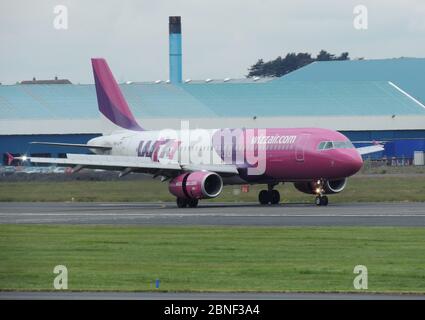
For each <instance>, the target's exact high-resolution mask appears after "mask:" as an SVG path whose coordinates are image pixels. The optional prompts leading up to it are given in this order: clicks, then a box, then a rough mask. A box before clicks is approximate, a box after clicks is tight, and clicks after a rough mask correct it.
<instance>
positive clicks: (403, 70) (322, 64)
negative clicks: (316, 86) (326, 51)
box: [275, 58, 425, 104]
mask: <svg viewBox="0 0 425 320" xmlns="http://www.w3.org/2000/svg"><path fill="white" fill-rule="evenodd" d="M275 81H391V82H393V83H394V84H396V85H397V86H399V87H400V88H402V89H403V90H404V91H407V92H408V93H409V94H410V95H411V96H413V97H414V98H416V99H418V100H419V101H421V102H422V103H423V104H425V59H424V58H397V59H380V60H347V61H318V62H314V63H311V64H309V65H307V66H306V67H304V68H301V69H298V70H296V71H294V72H291V73H289V74H287V75H285V76H283V77H281V78H279V79H276V80H275Z"/></svg>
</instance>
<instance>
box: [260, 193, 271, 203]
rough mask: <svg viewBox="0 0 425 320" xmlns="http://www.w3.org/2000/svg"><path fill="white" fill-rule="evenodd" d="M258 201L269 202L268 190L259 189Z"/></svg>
mask: <svg viewBox="0 0 425 320" xmlns="http://www.w3.org/2000/svg"><path fill="white" fill-rule="evenodd" d="M258 201H259V202H260V204H262V205H266V204H268V203H269V202H270V195H269V192H268V191H267V190H261V191H260V193H259V194H258Z"/></svg>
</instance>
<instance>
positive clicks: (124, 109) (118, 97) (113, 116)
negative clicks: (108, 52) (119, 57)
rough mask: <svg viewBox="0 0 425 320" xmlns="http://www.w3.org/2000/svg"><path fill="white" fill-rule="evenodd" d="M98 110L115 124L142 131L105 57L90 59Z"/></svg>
mask: <svg viewBox="0 0 425 320" xmlns="http://www.w3.org/2000/svg"><path fill="white" fill-rule="evenodd" d="M91 62H92V66H93V75H94V83H95V86H96V94H97V104H98V106H99V111H100V112H102V114H103V115H104V116H105V117H106V118H108V119H109V120H111V121H112V122H113V123H115V124H116V125H117V126H120V127H121V128H124V129H128V130H135V131H142V130H143V128H142V127H140V126H139V124H138V123H137V121H136V119H135V118H134V116H133V114H132V113H131V111H130V108H129V107H128V104H127V102H126V101H125V98H124V96H123V94H122V92H121V90H120V88H119V86H118V84H117V82H116V81H115V78H114V76H113V74H112V72H111V70H110V69H109V66H108V64H107V62H106V60H105V59H102V58H96V59H94V58H93V59H91Z"/></svg>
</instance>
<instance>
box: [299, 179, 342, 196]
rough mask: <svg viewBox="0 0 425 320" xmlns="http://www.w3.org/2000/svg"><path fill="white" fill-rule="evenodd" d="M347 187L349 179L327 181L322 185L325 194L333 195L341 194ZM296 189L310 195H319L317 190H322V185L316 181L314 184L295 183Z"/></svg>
mask: <svg viewBox="0 0 425 320" xmlns="http://www.w3.org/2000/svg"><path fill="white" fill-rule="evenodd" d="M346 185H347V178H343V179H337V180H325V182H324V184H323V185H322V189H323V192H322V193H323V194H333V193H339V192H341V191H342V190H344V189H345V186H346ZM294 186H295V188H296V189H297V190H298V191H301V192H304V193H308V194H317V193H318V192H317V189H318V188H320V185H319V184H317V182H316V181H312V182H295V183H294Z"/></svg>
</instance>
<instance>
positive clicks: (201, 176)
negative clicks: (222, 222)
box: [168, 171, 223, 199]
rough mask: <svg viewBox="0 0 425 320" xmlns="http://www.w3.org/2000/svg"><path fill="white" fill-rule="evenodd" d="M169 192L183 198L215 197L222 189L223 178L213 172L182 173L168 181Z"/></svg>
mask: <svg viewBox="0 0 425 320" xmlns="http://www.w3.org/2000/svg"><path fill="white" fill-rule="evenodd" d="M168 189H169V190H170V193H171V194H173V195H175V196H176V197H177V198H183V199H208V198H215V197H217V196H218V195H219V194H220V193H221V190H222V189H223V180H222V179H221V177H220V176H219V175H218V174H217V173H214V172H209V171H195V172H188V173H183V174H181V175H179V176H177V177H175V178H174V179H173V180H171V181H170V184H169V186H168Z"/></svg>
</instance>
